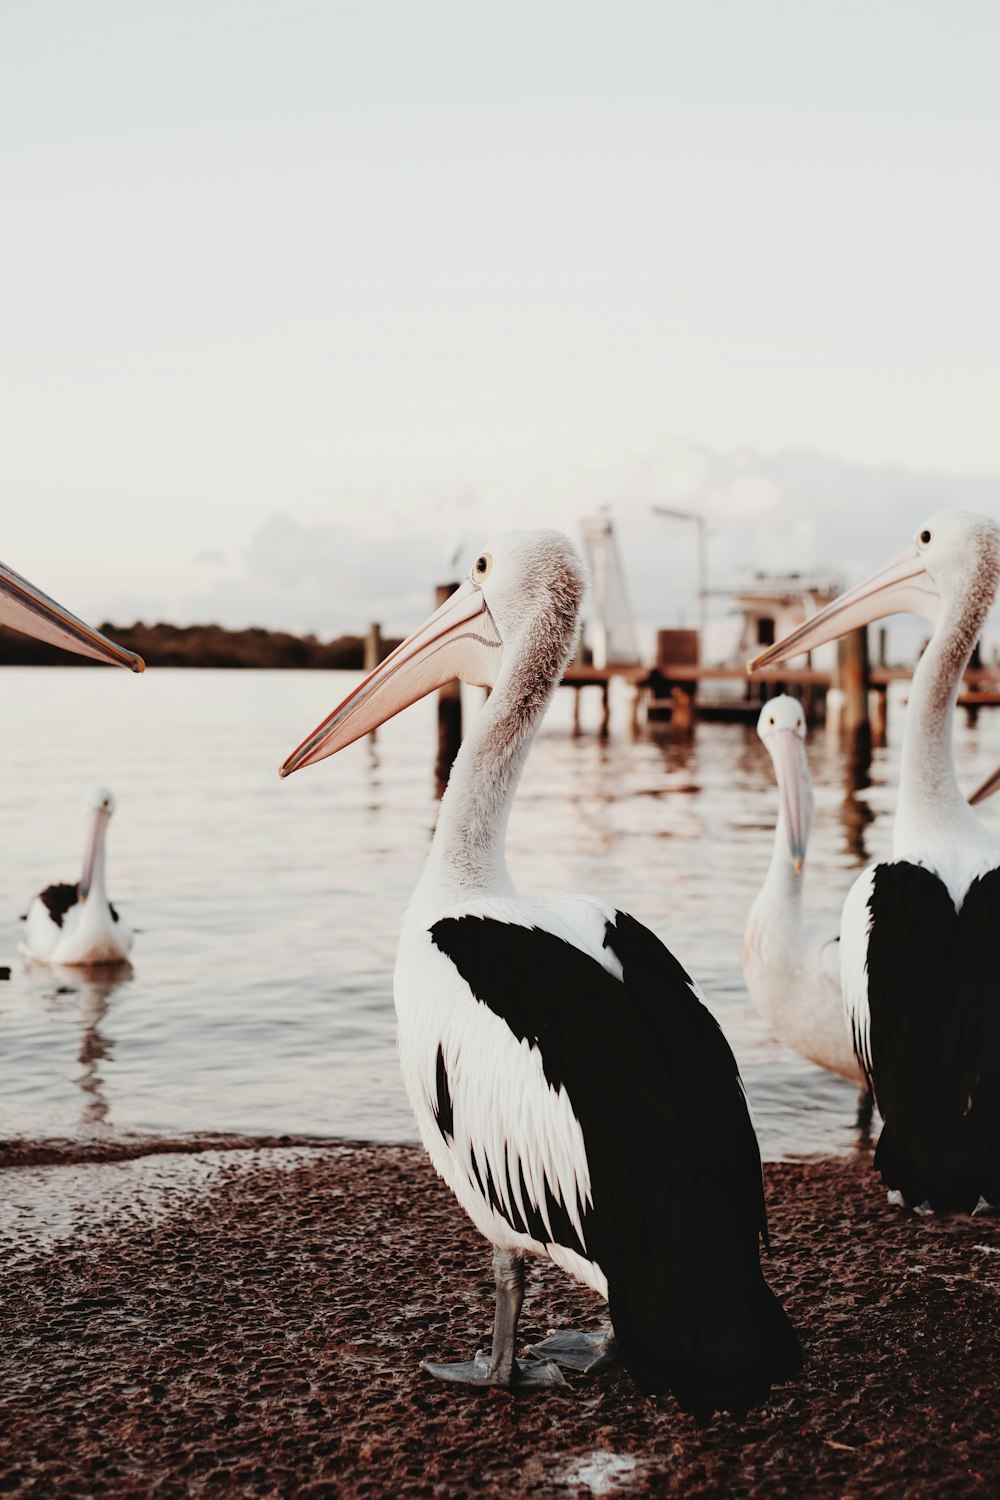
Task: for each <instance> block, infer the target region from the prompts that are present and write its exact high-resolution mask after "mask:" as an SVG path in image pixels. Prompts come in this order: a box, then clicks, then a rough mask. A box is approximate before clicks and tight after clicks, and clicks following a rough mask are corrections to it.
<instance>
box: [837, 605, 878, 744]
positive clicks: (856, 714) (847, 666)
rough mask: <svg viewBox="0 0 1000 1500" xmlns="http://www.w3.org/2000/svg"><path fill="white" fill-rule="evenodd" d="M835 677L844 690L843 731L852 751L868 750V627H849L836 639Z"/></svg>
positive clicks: (869, 734) (869, 741)
mask: <svg viewBox="0 0 1000 1500" xmlns="http://www.w3.org/2000/svg"><path fill="white" fill-rule="evenodd" d="M837 677H838V679H839V686H840V687H841V689H842V690H843V693H844V720H843V722H844V731H845V734H846V736H847V740H848V743H849V746H850V747H851V751H852V753H859V754H860V755H861V756H862V757H863V756H864V755H866V754H867V753H869V752H870V750H871V722H870V720H869V717H868V688H869V678H870V673H869V666H868V627H867V626H866V625H862V626H859V627H858V629H857V630H849V631H848V632H847V634H846V635H844V636H841V638H840V640H839V641H838V642H837Z"/></svg>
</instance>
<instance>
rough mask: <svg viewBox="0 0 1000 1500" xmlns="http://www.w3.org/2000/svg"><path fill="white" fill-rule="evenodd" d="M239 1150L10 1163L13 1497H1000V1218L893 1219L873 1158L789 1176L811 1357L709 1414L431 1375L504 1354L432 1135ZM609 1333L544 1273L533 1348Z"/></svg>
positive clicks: (596, 1386) (609, 1394) (608, 1386)
mask: <svg viewBox="0 0 1000 1500" xmlns="http://www.w3.org/2000/svg"><path fill="white" fill-rule="evenodd" d="M214 1144H215V1145H216V1146H218V1147H219V1148H220V1149H218V1150H216V1151H212V1152H200V1153H191V1152H184V1153H181V1152H176V1151H175V1152H174V1153H169V1152H168V1153H165V1154H160V1155H156V1156H149V1155H143V1156H139V1157H136V1159H133V1160H129V1159H127V1158H128V1156H129V1155H130V1151H129V1150H124V1151H122V1150H117V1151H115V1150H112V1151H111V1152H110V1153H109V1152H108V1151H107V1150H105V1149H103V1148H100V1147H95V1148H93V1149H92V1150H91V1151H90V1152H88V1153H86V1155H87V1160H83V1161H77V1160H73V1159H72V1157H73V1154H74V1153H73V1151H72V1150H71V1149H69V1148H67V1149H63V1150H60V1149H58V1148H55V1149H48V1150H47V1152H43V1153H42V1154H41V1156H40V1157H39V1155H38V1153H37V1152H35V1153H34V1154H33V1153H32V1152H31V1151H25V1152H22V1153H21V1155H20V1157H18V1156H17V1154H16V1153H12V1154H8V1157H7V1160H8V1162H9V1161H11V1160H20V1161H21V1162H22V1163H23V1164H22V1165H19V1166H11V1165H8V1166H7V1167H6V1168H5V1169H4V1170H3V1171H2V1172H0V1194H2V1201H3V1203H4V1204H5V1205H6V1210H7V1211H6V1212H5V1214H4V1216H3V1218H2V1220H0V1255H2V1265H3V1273H2V1279H0V1293H2V1302H0V1348H2V1357H0V1371H2V1373H0V1493H2V1494H4V1495H8V1494H12V1495H24V1496H63V1495H67V1496H68V1495H74V1496H79V1495H108V1496H137V1497H138V1496H147V1495H148V1496H172V1495H197V1496H201V1495H205V1496H236V1495H241V1496H242V1495H249V1496H299V1495H301V1496H324V1495H331V1496H355V1495H358V1496H381V1495H436V1496H463V1495H470V1496H471V1495H477V1496H522V1495H523V1496H527V1495H532V1496H550V1495H551V1496H567V1495H571V1496H577V1495H615V1494H622V1495H684V1496H719V1495H726V1496H747V1497H751V1496H753V1497H756V1496H761V1497H763V1496H767V1497H769V1500H770V1497H774V1496H781V1495H796V1496H799V1495H801V1496H812V1495H821V1496H825V1495H830V1496H834V1495H836V1496H844V1497H853V1496H893V1497H897V1496H900V1495H904V1494H905V1495H908V1496H911V1495H918V1496H921V1497H924V1496H945V1495H947V1496H949V1497H951V1496H965V1495H970V1496H971V1495H976V1496H980V1495H981V1496H986V1495H990V1496H994V1495H996V1494H997V1493H998V1490H1000V1436H998V1426H1000V1423H998V1419H997V1407H998V1377H1000V1348H998V1322H1000V1319H998V1312H1000V1223H998V1221H997V1220H996V1219H993V1218H983V1217H976V1218H973V1219H937V1218H919V1217H915V1216H912V1215H904V1214H900V1213H899V1212H897V1211H894V1210H890V1209H889V1208H888V1207H887V1205H886V1203H885V1199H884V1194H883V1192H882V1190H881V1188H880V1186H879V1185H878V1183H877V1181H876V1180H875V1178H874V1177H873V1175H872V1173H871V1170H870V1168H869V1167H868V1165H867V1163H865V1162H860V1161H859V1162H847V1163H844V1162H821V1163H809V1164H778V1165H771V1166H769V1167H768V1168H767V1185H768V1202H769V1205H770V1218H771V1228H772V1250H771V1256H770V1262H769V1267H768V1276H769V1280H770V1281H771V1284H772V1285H773V1286H774V1287H775V1289H776V1290H777V1291H778V1292H779V1294H780V1295H781V1296H782V1297H783V1298H784V1300H785V1304H786V1306H787V1308H788V1311H789V1313H790V1314H791V1316H792V1318H793V1320H794V1322H795V1324H796V1326H797V1328H798V1329H799V1332H800V1336H801V1337H802V1341H803V1344H804V1346H805V1350H806V1359H807V1364H806V1369H805V1372H804V1374H803V1376H802V1377H801V1378H800V1379H799V1380H798V1381H796V1382H795V1383H794V1384H791V1385H788V1386H786V1387H782V1388H780V1389H776V1390H775V1391H774V1392H772V1397H771V1399H770V1401H769V1402H768V1404H767V1405H766V1406H765V1407H762V1408H760V1409H758V1410H756V1411H754V1412H752V1413H750V1415H749V1416H747V1417H746V1418H743V1419H741V1420H738V1419H736V1418H733V1417H724V1418H716V1419H715V1420H714V1421H713V1422H712V1423H710V1424H708V1425H706V1426H698V1425H697V1424H696V1423H695V1422H693V1421H692V1420H691V1419H690V1418H688V1417H686V1416H684V1415H683V1414H682V1413H681V1412H680V1411H679V1410H678V1408H677V1407H676V1405H675V1404H674V1403H673V1402H672V1401H671V1400H669V1399H663V1400H650V1399H646V1398H643V1397H641V1396H639V1395H638V1394H637V1393H636V1391H635V1389H634V1387H633V1386H632V1385H631V1383H630V1381H629V1380H628V1378H627V1376H626V1375H625V1374H624V1373H623V1372H620V1371H616V1372H609V1373H607V1374H604V1375H601V1376H598V1377H596V1378H590V1379H587V1378H584V1377H569V1379H570V1384H569V1386H568V1387H567V1389H566V1390H565V1391H559V1392H543V1393H536V1394H533V1395H531V1396H520V1397H512V1396H510V1395H507V1394H505V1393H502V1392H480V1393H471V1392H463V1391H460V1390H455V1389H454V1388H452V1387H448V1386H443V1385H440V1384H438V1383H436V1382H434V1381H432V1380H431V1379H430V1378H429V1377H428V1376H426V1375H424V1374H423V1373H422V1372H421V1371H420V1370H419V1368H418V1362H419V1360H420V1359H421V1358H422V1357H423V1356H425V1355H430V1356H432V1357H435V1358H439V1359H456V1358H464V1357H467V1356H468V1355H469V1354H470V1353H471V1352H472V1351H473V1350H474V1349H475V1348H476V1347H477V1346H483V1345H488V1342H489V1337H490V1328H491V1319H492V1277H491V1271H490V1259H489V1252H488V1247H487V1246H486V1245H485V1243H484V1242H483V1241H482V1240H480V1239H479V1237H478V1236H477V1235H476V1234H475V1232H474V1231H473V1230H472V1228H471V1226H469V1225H468V1224H467V1223H466V1222H465V1220H464V1218H463V1217H462V1216H461V1215H460V1214H459V1212H458V1211H457V1209H456V1208H455V1206H454V1204H453V1202H452V1200H451V1198H450V1196H449V1194H448V1193H447V1192H446V1191H445V1190H444V1189H443V1188H442V1187H441V1186H440V1184H439V1183H438V1182H437V1181H436V1179H435V1178H434V1176H433V1174H432V1172H431V1171H430V1168H429V1167H428V1166H427V1165H426V1163H425V1161H424V1158H423V1156H422V1153H421V1152H420V1151H419V1150H417V1149H416V1148H412V1147H389V1146H365V1145H358V1146H352V1145H326V1146H322V1147H315V1146H314V1147H309V1148H305V1147H302V1146H301V1145H282V1144H281V1143H272V1144H270V1145H269V1146H267V1147H266V1148H261V1149H256V1150H248V1149H246V1146H245V1142H235V1141H234V1142H226V1141H218V1142H216V1143H214ZM224 1147H228V1148H229V1149H221V1148H224ZM77 1154H79V1153H77ZM102 1156H104V1157H105V1158H106V1159H104V1160H101V1157H102ZM122 1158H126V1159H122ZM0 1160H2V1157H0ZM102 1205H103V1210H102ZM600 1322H601V1307H600V1304H598V1303H597V1302H596V1301H595V1300H594V1299H593V1297H592V1296H591V1295H590V1294H588V1293H587V1292H585V1291H584V1290H582V1289H579V1288H576V1287H574V1286H572V1285H571V1284H570V1283H569V1282H568V1281H567V1279H566V1278H565V1277H564V1276H563V1275H561V1274H560V1273H559V1272H558V1271H556V1270H555V1269H554V1268H552V1267H550V1266H548V1265H544V1266H543V1265H538V1266H535V1267H533V1268H532V1270H531V1273H530V1277H529V1286H528V1298H527V1301H526V1304H525V1312H524V1316H523V1320H522V1330H521V1331H522V1334H523V1336H524V1338H525V1339H526V1340H527V1339H530V1338H532V1337H538V1336H540V1335H543V1334H544V1333H545V1332H546V1331H548V1330H549V1329H550V1328H552V1327H555V1326H569V1325H570V1324H574V1325H576V1326H586V1327H597V1326H599V1325H600Z"/></svg>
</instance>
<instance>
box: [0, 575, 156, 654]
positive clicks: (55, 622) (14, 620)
mask: <svg viewBox="0 0 1000 1500" xmlns="http://www.w3.org/2000/svg"><path fill="white" fill-rule="evenodd" d="M0 625H6V626H8V627H9V628H10V629H11V630H19V631H21V632H22V633H23V634H24V635H32V636H35V637H36V639H37V640H40V641H48V642H49V643H50V644H51V645H53V646H63V647H64V648H65V649H66V650H67V651H76V652H78V654H79V655H80V656H91V657H93V658H94V660H95V661H103V662H110V663H111V664H112V665H113V666H118V667H128V668H129V669H130V670H131V671H133V672H141V671H142V670H143V666H144V663H143V660H142V657H141V656H136V654H135V652H134V651H126V650H125V649H124V647H122V646H116V645H115V643H114V641H109V640H108V638H107V636H104V635H101V634H100V632H99V631H97V630H91V628H90V626H89V625H85V624H84V622H83V621H82V620H78V619H77V617H76V615H71V614H70V612H69V610H68V609H64V608H63V606H62V605H61V604H57V603H56V601H55V600H54V599H50V598H49V596H48V594H43V593H42V591H41V589H36V588H35V586H34V584H33V583H29V582H28V580H27V579H26V578H22V577H21V575H20V573H15V572H14V570H13V568H8V567H5V566H4V564H3V563H0Z"/></svg>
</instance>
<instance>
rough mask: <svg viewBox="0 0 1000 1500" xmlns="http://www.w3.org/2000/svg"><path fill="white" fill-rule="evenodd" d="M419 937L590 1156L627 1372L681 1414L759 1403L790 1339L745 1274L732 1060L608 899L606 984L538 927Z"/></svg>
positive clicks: (745, 1127) (744, 1163) (738, 1112)
mask: <svg viewBox="0 0 1000 1500" xmlns="http://www.w3.org/2000/svg"><path fill="white" fill-rule="evenodd" d="M431 936H432V938H433V940H434V942H435V944H436V945H437V946H438V948H440V949H441V950H442V952H444V953H446V954H447V955H448V957H449V958H450V959H451V960H452V962H453V963H454V964H455V966H456V968H457V969H458V971H459V973H460V974H461V975H462V978H463V979H464V980H465V982H466V983H467V984H468V985H469V987H470V989H471V990H472V993H473V994H474V995H475V997H476V999H477V1000H479V1001H480V1002H481V1003H482V1004H484V1005H486V1006H487V1007H488V1008H489V1009H490V1010H491V1011H493V1012H494V1014H495V1015H497V1016H499V1017H500V1018H501V1019H502V1020H503V1021H504V1022H505V1023H506V1024H507V1025H508V1026H509V1027H510V1029H511V1031H512V1032H513V1033H514V1035H515V1036H516V1037H517V1038H518V1040H524V1039H527V1041H528V1042H529V1044H531V1045H532V1046H535V1047H537V1048H538V1051H539V1053H540V1056H541V1058H542V1064H543V1068H544V1071H545V1076H546V1078H547V1080H548V1082H549V1083H550V1085H551V1086H552V1087H553V1088H554V1089H558V1088H559V1087H560V1086H563V1087H565V1089H566V1092H567V1094H568V1095H569V1098H570V1101H571V1103H572V1106H573V1110H574V1113H575V1114H576V1116H577V1119H578V1120H579V1122H580V1129H581V1132H582V1135H583V1139H584V1143H585V1146H586V1150H587V1159H588V1165H589V1169H590V1179H591V1194H592V1199H593V1203H592V1206H589V1207H587V1209H586V1211H585V1214H584V1222H583V1230H584V1239H585V1241H586V1253H587V1254H588V1256H590V1257H592V1258H593V1259H594V1260H595V1261H596V1262H597V1263H598V1264H599V1265H600V1267H601V1269H602V1270H603V1271H604V1273H605V1275H606V1276H607V1279H608V1305H609V1311H610V1314H611V1320H612V1323H613V1325H614V1329H615V1334H616V1337H617V1340H618V1344H619V1346H620V1348H621V1351H622V1355H623V1358H624V1361H625V1364H626V1366H627V1368H628V1369H629V1371H630V1373H631V1374H632V1376H633V1378H634V1379H635V1381H636V1383H637V1384H638V1385H639V1386H640V1388H641V1389H643V1390H645V1391H651V1392H658V1391H663V1390H667V1389H670V1390H672V1391H673V1392H674V1394H675V1395H676V1396H677V1399H678V1400H679V1401H680V1403H681V1404H682V1405H683V1406H684V1407H685V1408H686V1409H687V1410H689V1411H692V1412H694V1413H696V1414H698V1415H708V1414H710V1413H711V1412H712V1411H713V1410H715V1409H716V1408H727V1409H732V1410H740V1411H742V1410H745V1409H746V1408H747V1407H749V1406H752V1405H754V1404H755V1403H757V1402H759V1401H762V1400H764V1399H765V1397H766V1395H767V1392H768V1390H769V1389H770V1386H771V1384H772V1383H773V1382H775V1381H778V1380H783V1379H786V1378H788V1377H789V1376H791V1375H794V1374H796V1373H797V1372H798V1371H799V1369H800V1368H801V1362H802V1361H801V1352H800V1350H799V1346H798V1341H797V1339H796V1337H795V1333H794V1331H793V1330H792V1327H791V1324H790V1323H789V1321H788V1319H787V1317H786V1315H785V1313H784V1311H783V1309H782V1308H781V1305H780V1304H779V1303H778V1302H777V1300H776V1299H775V1297H774V1295H773V1293H772V1292H771V1291H770V1289H769V1288H768V1286H767V1283H766V1282H765V1281H764V1277H763V1275H762V1273H761V1269H760V1244H759V1236H760V1235H761V1234H766V1217H765V1209H764V1198H763V1189H762V1183H761V1167H760V1154H759V1152H758V1149H757V1141H756V1137H755V1135H754V1131H753V1126H752V1124H751V1122H750V1117H749V1114H748V1111H747V1106H746V1100H745V1097H744V1094H743V1087H742V1084H741V1082H740V1078H739V1073H738V1070H737V1067H736V1062H735V1059H734V1058H733V1054H732V1052H731V1051H730V1048H729V1045H728V1043H727V1042H726V1040H725V1037H724V1036H723V1035H722V1032H721V1031H720V1029H719V1027H718V1025H717V1023H716V1022H715V1020H714V1018H713V1017H712V1016H711V1014H710V1013H709V1012H708V1011H707V1010H706V1009H705V1007H704V1006H703V1005H702V1004H701V1002H700V1001H699V1000H698V999H697V997H696V996H695V995H694V993H693V992H692V989H691V982H690V980H689V978H688V976H687V974H686V973H685V972H684V970H683V969H682V968H681V966H680V964H679V963H678V962H677V961H676V959H675V958H674V957H673V956H672V955H671V954H670V952H669V951H668V950H667V949H666V948H665V947H664V945H663V944H662V943H661V942H660V941H659V939H658V938H656V937H655V936H654V935H653V933H651V932H649V931H648V929H646V928H644V927H643V926H641V924H640V923H638V922H636V921H635V920H634V918H632V917H629V916H627V915H625V914H624V913H621V912H619V913H616V916H615V920H614V922H609V923H608V924H607V928H606V934H605V946H606V947H607V948H609V949H610V950H611V952H613V953H614V954H615V955H616V957H617V958H618V959H619V961H620V963H621V965H622V969H623V974H624V984H622V983H621V982H620V981H619V980H617V979H615V978H614V976H613V975H611V974H609V973H608V972H607V970H606V969H605V968H604V967H603V966H602V965H601V964H600V963H598V962H597V961H596V960H595V959H593V958H591V957H590V956H589V955H588V954H586V953H582V952H581V951H580V950H579V949H578V948H576V947H574V946H573V945H572V944H571V943H568V942H566V941H565V940H564V939H562V938H558V937H555V936H554V935H553V934H551V933H548V932H545V931H543V930H541V929H539V928H530V927H520V926H517V925H514V924H509V923H505V922H501V921H498V920H496V919H494V918H471V917H462V918H450V919H446V920H444V921H441V922H438V923H437V924H436V925H435V926H434V927H433V928H432V929H431ZM570 1248H573V1249H576V1248H578V1246H577V1245H576V1244H575V1243H572V1244H570Z"/></svg>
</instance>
